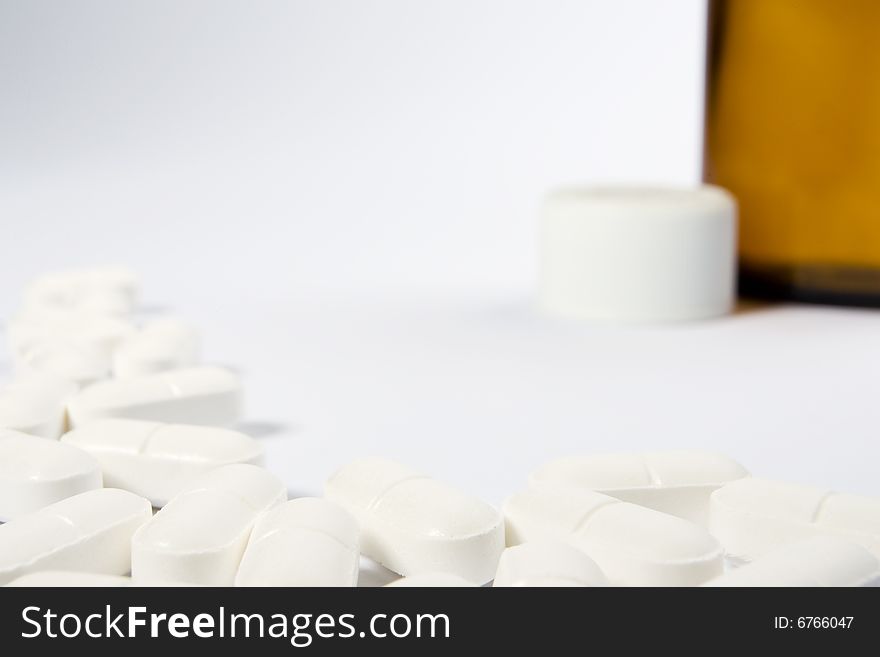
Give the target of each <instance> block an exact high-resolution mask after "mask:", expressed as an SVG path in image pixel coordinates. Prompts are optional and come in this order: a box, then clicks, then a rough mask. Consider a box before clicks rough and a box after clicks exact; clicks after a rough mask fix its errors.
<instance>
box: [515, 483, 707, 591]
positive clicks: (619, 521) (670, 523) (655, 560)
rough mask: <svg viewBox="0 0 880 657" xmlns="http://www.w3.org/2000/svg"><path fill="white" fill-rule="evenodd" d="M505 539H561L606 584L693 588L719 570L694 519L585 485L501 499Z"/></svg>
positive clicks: (525, 493) (516, 543)
mask: <svg viewBox="0 0 880 657" xmlns="http://www.w3.org/2000/svg"><path fill="white" fill-rule="evenodd" d="M504 517H505V521H506V524H507V544H508V545H519V544H520V543H526V542H529V541H536V540H549V539H552V540H564V541H567V542H569V543H571V544H572V545H574V546H575V547H577V548H578V549H580V550H583V551H584V552H585V553H586V554H587V556H589V557H590V558H591V559H593V561H595V562H596V563H597V564H598V566H599V567H600V568H601V569H602V572H603V573H605V576H606V577H607V578H608V580H609V582H611V584H612V585H618V586H621V585H622V586H694V585H697V584H701V583H703V582H705V581H706V580H708V579H711V578H712V577H715V576H717V575H720V574H721V570H722V565H723V560H722V554H723V553H722V549H721V546H720V545H719V544H718V541H716V540H715V539H714V538H713V537H712V536H710V535H709V533H708V532H707V531H706V530H705V529H704V528H702V527H700V526H699V525H697V524H695V523H692V522H688V521H687V520H683V519H681V518H678V517H676V516H671V515H669V514H666V513H661V512H659V511H655V510H653V509H649V508H647V507H643V506H638V505H636V504H630V503H628V502H621V501H620V500H618V499H616V498H613V497H609V496H607V495H602V494H601V493H596V492H593V491H587V490H574V489H571V488H547V489H544V488H541V489H527V490H525V491H522V492H520V493H517V494H515V495H513V496H512V497H511V498H510V499H508V500H507V502H506V503H505V505H504Z"/></svg>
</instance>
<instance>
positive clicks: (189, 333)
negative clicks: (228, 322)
mask: <svg viewBox="0 0 880 657" xmlns="http://www.w3.org/2000/svg"><path fill="white" fill-rule="evenodd" d="M200 342H201V339H200V336H199V332H198V331H197V330H196V329H195V327H193V326H190V325H189V324H187V323H185V322H182V321H180V320H178V319H174V318H164V319H158V320H154V321H152V322H150V323H149V324H147V325H146V326H144V328H143V329H141V330H140V331H138V332H137V333H135V334H133V335H131V336H130V337H129V338H127V339H126V340H124V341H123V342H122V344H121V345H120V346H119V348H118V349H117V350H116V351H115V353H114V354H113V376H115V377H116V378H117V379H132V378H135V377H138V376H144V375H145V374H153V373H156V372H164V371H165V370H173V369H179V368H183V367H190V366H192V365H195V364H196V363H198V362H199V353H200Z"/></svg>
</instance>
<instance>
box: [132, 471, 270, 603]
mask: <svg viewBox="0 0 880 657" xmlns="http://www.w3.org/2000/svg"><path fill="white" fill-rule="evenodd" d="M286 500H287V491H286V490H285V488H284V485H283V484H282V483H281V482H280V481H279V480H278V479H277V478H276V477H274V476H273V475H271V474H270V473H269V472H268V471H266V470H263V469H262V468H259V467H257V466H255V465H243V464H236V465H225V466H223V467H220V468H216V469H214V470H212V471H210V472H208V473H207V474H205V475H203V476H202V477H199V478H198V479H197V480H196V481H194V482H192V483H191V484H190V485H189V486H188V487H187V488H186V489H184V490H183V491H182V492H180V493H179V494H178V495H177V496H175V497H174V498H173V499H172V500H171V501H170V502H169V503H168V504H166V505H165V506H164V507H163V508H162V510H161V511H159V512H158V513H157V514H156V515H155V516H154V517H153V519H152V520H150V522H148V523H147V524H145V525H144V526H143V527H142V528H141V529H140V530H138V532H137V533H136V534H135V536H134V539H133V540H132V552H131V560H132V564H131V566H132V569H131V574H132V577H133V578H134V579H135V581H138V582H140V581H142V580H144V581H179V582H188V583H192V584H204V585H207V586H231V585H232V584H233V581H234V579H235V573H236V571H237V570H238V565H239V562H240V561H241V557H242V555H243V554H244V550H245V546H246V545H247V542H248V537H249V536H250V533H251V529H252V528H253V526H254V523H255V522H256V520H257V518H258V517H259V515H260V514H261V513H263V512H264V511H268V510H269V509H270V508H272V507H273V506H275V505H276V504H280V503H281V502H284V501H286Z"/></svg>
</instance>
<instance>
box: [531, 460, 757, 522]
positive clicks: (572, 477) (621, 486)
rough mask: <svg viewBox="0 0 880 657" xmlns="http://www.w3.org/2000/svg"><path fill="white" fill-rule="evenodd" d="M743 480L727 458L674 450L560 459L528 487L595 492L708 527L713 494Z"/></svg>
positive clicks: (738, 467)
mask: <svg viewBox="0 0 880 657" xmlns="http://www.w3.org/2000/svg"><path fill="white" fill-rule="evenodd" d="M745 476H748V472H746V470H745V468H743V467H742V466H741V465H740V464H739V463H737V462H736V461H733V460H732V459H729V458H727V457H726V456H722V455H720V454H714V453H711V452H701V451H693V450H675V451H667V452H646V453H643V454H597V455H593V456H581V457H569V458H563V459H558V460H556V461H551V462H550V463H547V464H546V465H544V466H543V467H541V468H538V469H537V470H536V471H535V472H533V473H532V475H531V477H530V479H529V484H530V485H531V486H532V487H533V488H539V487H541V486H544V485H565V486H574V487H577V488H583V489H587V490H594V491H596V492H598V493H602V494H603V495H610V496H611V497H616V498H617V499H619V500H623V501H624V502H631V503H633V504H640V505H641V506H647V507H650V508H652V509H655V510H657V511H662V512H663V513H669V514H671V515H674V516H678V517H680V518H684V519H685V520H690V521H692V522H696V523H699V524H701V525H704V526H706V525H708V522H709V496H710V495H711V494H712V492H713V491H715V490H716V489H718V488H719V487H721V486H722V485H724V484H725V483H728V482H730V481H734V480H736V479H741V478H742V477H745Z"/></svg>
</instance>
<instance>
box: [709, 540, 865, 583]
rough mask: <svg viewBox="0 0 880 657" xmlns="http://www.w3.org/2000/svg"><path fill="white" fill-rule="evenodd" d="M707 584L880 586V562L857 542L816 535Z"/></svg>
mask: <svg viewBox="0 0 880 657" xmlns="http://www.w3.org/2000/svg"><path fill="white" fill-rule="evenodd" d="M704 586H880V562H878V561H877V558H876V557H875V556H874V555H873V554H871V553H870V552H869V551H868V550H867V549H865V548H864V547H862V546H861V545H858V544H857V543H851V542H850V541H845V540H843V539H840V538H834V537H831V536H816V537H813V538H808V539H806V540H803V541H796V542H795V543H789V544H788V545H785V546H783V547H780V548H777V549H775V550H772V551H770V552H768V553H767V554H765V555H764V556H762V557H759V558H758V559H757V560H755V561H753V562H751V563H749V564H747V565H745V566H742V567H740V568H735V569H734V570H731V571H729V572H727V573H725V574H724V575H721V576H720V577H716V578H715V579H713V580H710V581H709V582H706V584H705V585H704Z"/></svg>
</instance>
